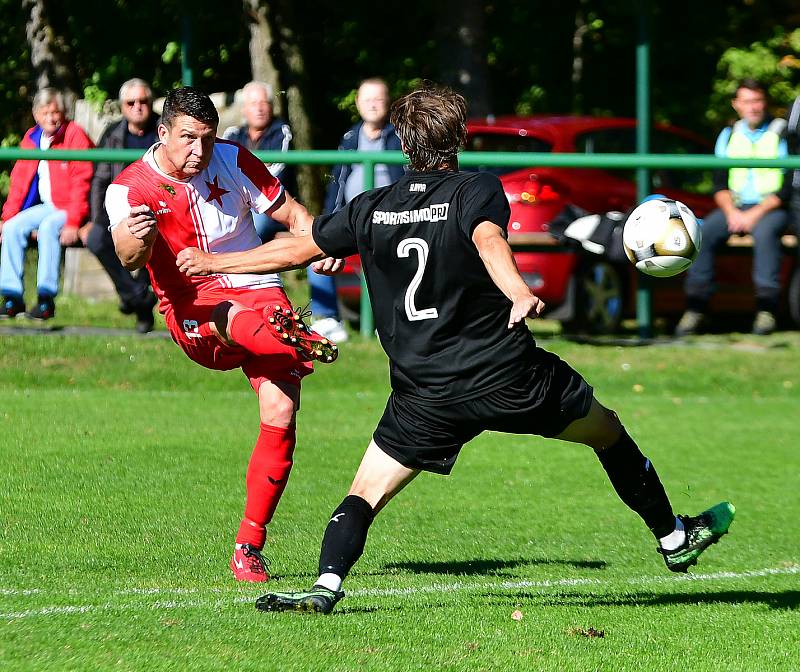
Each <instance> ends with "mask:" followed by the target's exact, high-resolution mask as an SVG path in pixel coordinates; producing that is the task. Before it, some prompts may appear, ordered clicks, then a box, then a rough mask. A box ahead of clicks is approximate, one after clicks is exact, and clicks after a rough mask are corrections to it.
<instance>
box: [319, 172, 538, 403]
mask: <svg viewBox="0 0 800 672" xmlns="http://www.w3.org/2000/svg"><path fill="white" fill-rule="evenodd" d="M509 216H510V209H509V207H508V200H507V199H506V196H505V193H504V192H503V187H502V185H501V184H500V181H499V180H498V179H497V177H495V176H494V175H491V174H489V173H466V172H453V171H435V172H430V173H414V172H411V173H408V174H406V175H405V176H404V177H402V178H401V179H400V180H399V181H398V182H396V183H394V184H393V185H390V186H388V187H381V188H379V189H374V190H372V191H369V192H366V193H363V194H361V195H359V196H357V197H356V198H354V199H353V200H352V201H350V202H349V203H348V204H347V205H345V206H344V207H343V208H342V209H341V210H339V211H337V212H335V213H333V214H330V215H323V216H321V217H317V218H316V219H315V220H314V226H313V229H312V234H313V237H314V241H315V242H316V243H317V245H318V246H319V247H320V248H321V249H322V250H323V251H324V252H325V253H326V254H327V255H329V256H332V257H346V256H349V255H352V254H356V253H357V254H359V255H360V256H361V263H362V266H363V268H364V270H365V273H366V281H367V287H368V289H369V296H370V300H371V302H372V309H373V312H374V315H375V326H376V328H377V330H378V336H379V338H380V341H381V345H382V346H383V348H384V350H385V351H386V354H387V355H389V359H390V362H391V383H392V389H393V390H395V391H396V392H400V393H404V394H410V395H412V396H414V397H417V398H418V399H419V400H420V401H428V402H433V403H435V402H440V401H441V402H444V401H448V402H449V401H454V400H458V399H466V398H469V397H474V396H477V395H480V394H483V393H486V392H488V391H490V390H492V389H495V388H496V387H498V386H500V385H502V384H504V383H505V382H506V381H507V380H508V377H509V375H515V374H516V375H518V374H519V372H520V367H521V365H522V362H521V361H520V359H521V358H527V356H528V355H530V354H532V351H533V350H534V342H533V338H532V336H531V334H530V332H529V331H528V329H527V327H526V326H525V325H524V324H518V325H517V326H516V328H514V329H508V318H509V311H510V309H511V302H510V301H509V300H508V299H507V298H506V297H505V295H504V294H503V293H502V292H501V291H500V290H499V289H498V288H497V286H496V285H495V284H494V282H492V279H491V278H490V276H489V273H488V271H487V270H486V267H485V266H484V264H483V262H482V261H481V258H480V255H479V254H478V250H477V248H476V247H475V244H474V243H473V242H472V232H473V230H474V228H475V226H477V225H478V224H479V223H480V222H482V221H484V220H489V221H491V222H493V223H495V224H497V225H498V226H499V227H501V228H502V229H503V231H506V227H507V225H508V218H509Z"/></svg>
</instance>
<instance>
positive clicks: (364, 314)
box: [360, 159, 375, 338]
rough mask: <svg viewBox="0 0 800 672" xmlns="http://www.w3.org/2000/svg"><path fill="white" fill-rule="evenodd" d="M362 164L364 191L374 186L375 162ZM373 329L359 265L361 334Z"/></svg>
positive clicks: (364, 276)
mask: <svg viewBox="0 0 800 672" xmlns="http://www.w3.org/2000/svg"><path fill="white" fill-rule="evenodd" d="M361 165H363V166H364V191H369V190H370V189H372V188H374V187H375V162H374V161H372V160H371V159H364V160H363V161H362V163H361ZM374 331H375V320H374V319H373V315H372V306H371V305H370V302H369V292H368V291H367V276H366V274H365V273H364V265H363V262H362V265H361V328H360V332H361V335H362V336H365V337H367V338H371V337H372V335H373V332H374Z"/></svg>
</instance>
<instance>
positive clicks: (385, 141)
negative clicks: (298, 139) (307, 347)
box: [308, 77, 404, 342]
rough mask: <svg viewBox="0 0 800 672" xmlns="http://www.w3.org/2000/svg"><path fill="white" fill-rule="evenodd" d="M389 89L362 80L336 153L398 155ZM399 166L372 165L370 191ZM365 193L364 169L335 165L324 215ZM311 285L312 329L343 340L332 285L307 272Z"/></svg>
mask: <svg viewBox="0 0 800 672" xmlns="http://www.w3.org/2000/svg"><path fill="white" fill-rule="evenodd" d="M389 103H390V100H389V87H388V86H387V85H386V82H385V81H383V80H382V79H380V78H377V77H374V78H371V79H365V80H364V81H363V82H361V84H360V85H359V87H358V93H357V94H356V108H357V109H358V113H359V115H360V116H361V121H359V122H358V123H357V124H356V125H355V126H353V127H352V128H351V129H350V130H349V131H347V133H345V134H344V137H342V141H341V142H340V143H339V150H340V151H341V150H349V151H362V152H369V151H383V150H397V151H400V139H399V138H398V137H397V134H396V133H395V130H394V126H393V125H392V124H390V123H389ZM403 172H404V171H403V166H400V165H387V164H383V163H379V164H376V165H375V182H374V185H373V186H374V187H376V188H377V187H385V186H387V185H389V184H392V183H394V182H396V181H397V180H398V179H400V178H401V177H402V176H403ZM363 191H365V189H364V166H363V165H362V164H360V163H354V164H347V163H343V164H339V165H337V166H335V167H334V169H333V174H332V175H331V180H330V183H329V184H328V192H327V194H326V196H325V213H324V214H330V213H332V212H336V211H337V210H339V209H340V208H342V206H344V205H345V203H349V202H350V201H351V200H353V198H355V197H356V196H358V195H359V194H360V193H362V192H363ZM308 280H309V284H310V285H311V309H312V311H313V313H314V316H315V317H316V321H315V322H314V324H313V328H314V329H315V330H316V331H317V332H318V333H320V334H322V335H323V336H325V337H327V338H330V339H331V340H333V341H336V342H341V341H344V340H346V338H347V332H346V331H345V330H344V326H343V325H342V322H341V320H340V319H339V309H338V306H337V302H336V281H335V279H334V278H333V276H330V275H319V274H317V273H314V272H313V271H312V270H311V269H309V272H308Z"/></svg>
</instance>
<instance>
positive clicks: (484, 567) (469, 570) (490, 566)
mask: <svg viewBox="0 0 800 672" xmlns="http://www.w3.org/2000/svg"><path fill="white" fill-rule="evenodd" d="M526 565H559V566H568V567H576V568H578V569H605V568H606V563H605V562H604V561H602V560H545V559H536V558H531V559H527V560H483V559H475V560H445V561H441V562H415V561H409V562H390V563H388V564H386V565H384V566H383V569H384V571H385V572H397V571H401V572H410V573H412V574H453V575H456V576H459V575H460V576H465V575H466V576H473V575H480V574H487V575H493V574H497V573H499V572H502V571H503V570H507V569H514V568H516V567H524V566H526Z"/></svg>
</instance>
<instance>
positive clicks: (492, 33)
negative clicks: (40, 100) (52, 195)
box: [0, 0, 800, 148]
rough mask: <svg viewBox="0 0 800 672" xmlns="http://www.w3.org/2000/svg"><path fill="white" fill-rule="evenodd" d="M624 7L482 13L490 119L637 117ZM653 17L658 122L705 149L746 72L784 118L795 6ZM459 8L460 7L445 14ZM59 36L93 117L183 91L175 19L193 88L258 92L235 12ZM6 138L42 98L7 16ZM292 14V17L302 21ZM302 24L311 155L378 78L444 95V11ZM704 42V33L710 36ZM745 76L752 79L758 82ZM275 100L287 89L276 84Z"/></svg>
mask: <svg viewBox="0 0 800 672" xmlns="http://www.w3.org/2000/svg"><path fill="white" fill-rule="evenodd" d="M639 4H640V3H631V2H629V1H628V0H611V1H604V2H600V0H572V1H571V2H567V3H561V4H560V5H559V6H558V7H557V8H551V7H547V8H546V9H547V11H545V7H544V5H542V4H541V3H521V2H499V1H497V0H483V2H482V7H483V10H484V14H483V16H482V17H481V18H482V21H483V28H484V33H485V43H484V44H483V46H480V47H479V49H480V56H481V57H483V58H485V62H486V66H487V68H488V75H489V77H488V79H489V86H490V97H491V111H492V112H493V113H495V114H498V115H499V114H507V113H512V112H516V113H518V114H537V113H569V112H573V111H583V112H586V113H592V114H613V115H620V116H632V115H633V114H635V49H636V41H637V35H638V15H637V7H638V6H639ZM642 4H649V5H650V6H651V9H652V20H651V22H650V27H651V41H652V46H651V55H650V60H651V64H652V67H651V70H652V73H651V85H652V96H651V108H652V111H653V116H654V117H655V118H656V119H657V120H659V121H664V122H671V123H675V124H678V125H681V126H685V127H688V128H693V129H696V130H699V131H701V132H702V133H703V134H705V135H708V136H713V134H714V133H715V132H716V130H717V128H718V126H719V125H720V123H722V122H723V121H724V120H726V119H727V117H728V116H729V110H730V107H729V100H728V99H729V96H730V87H731V83H732V82H733V80H734V79H736V78H737V77H738V76H740V75H739V73H741V72H748V74H755V75H756V76H762V77H764V78H766V79H767V80H768V81H769V86H770V93H771V95H772V96H773V98H774V100H775V101H776V103H777V104H778V106H779V107H780V106H782V105H785V104H786V102H787V101H788V100H790V99H791V98H792V96H794V95H796V93H797V91H798V72H799V71H800V67H799V66H800V48H798V45H800V33H799V32H798V30H791V29H784V28H782V27H781V26H783V25H785V26H797V25H798V23H799V22H800V12H798V10H797V6H796V0H759V2H751V1H750V0H732V1H731V2H729V3H724V4H722V5H721V4H720V3H685V2H684V3H678V5H675V3H642ZM452 6H453V7H456V6H457V3H452ZM47 7H48V11H49V13H50V19H51V22H52V25H53V27H54V29H55V31H56V33H57V34H58V35H60V36H62V37H63V38H64V39H65V40H66V41H67V43H68V45H69V47H70V52H71V58H72V63H71V67H72V68H73V69H74V71H75V73H76V79H77V81H78V83H79V88H80V89H81V90H82V91H83V92H84V95H85V96H87V97H88V98H89V99H90V100H91V101H92V102H93V103H94V104H96V105H101V104H102V103H103V102H104V101H105V100H107V99H109V98H111V99H113V98H115V97H116V95H117V91H118V89H119V85H120V84H121V83H122V82H123V81H125V80H126V79H128V78H130V77H134V76H139V77H143V78H145V79H148V80H150V81H151V83H152V84H153V88H154V91H155V92H156V95H160V94H162V93H163V92H164V91H165V90H167V89H169V88H171V87H173V86H174V85H176V84H177V83H179V82H180V80H181V75H182V70H181V66H182V63H181V42H182V17H183V16H184V15H187V13H188V15H189V16H190V18H191V26H192V32H191V38H192V39H191V44H190V50H189V51H190V57H191V59H192V63H191V65H192V67H193V71H194V79H195V83H196V84H197V85H199V86H202V87H203V88H205V89H207V90H209V91H233V90H235V89H237V88H239V87H241V86H242V85H243V84H244V83H245V82H246V81H248V80H249V79H250V77H251V72H250V55H249V49H248V39H249V31H248V25H247V22H246V18H245V15H244V12H243V11H242V9H241V4H236V3H234V4H233V5H231V4H230V3H219V2H217V1H216V0H196V1H195V2H194V3H192V6H191V8H189V6H188V5H187V4H186V3H184V2H183V1H182V0H159V1H158V2H154V1H152V0H140V1H139V2H136V3H133V2H131V0H85V1H84V2H80V3H55V2H50V3H48V4H47ZM578 11H580V12H581V15H582V17H583V29H582V30H583V32H582V40H583V41H582V44H583V47H582V51H581V53H580V56H581V57H582V61H583V70H582V76H581V78H580V81H579V82H578V83H577V84H573V82H572V76H573V66H574V59H575V57H576V55H577V54H575V53H574V51H573V43H574V38H575V33H576V29H577V28H576V13H577V12H578ZM0 12H2V16H3V18H4V27H5V30H4V31H2V33H0V137H4V136H6V135H7V134H8V133H9V132H15V133H17V134H19V133H20V132H21V131H22V130H24V129H25V128H27V127H28V126H29V125H30V121H31V120H30V110H29V101H30V98H31V95H32V89H33V87H34V86H35V84H34V82H35V77H34V74H33V72H32V68H31V65H30V54H29V53H28V50H27V46H26V45H27V42H26V36H25V21H26V11H25V10H24V8H23V7H22V3H20V2H18V1H17V0H0ZM296 13H299V12H296ZM311 13H312V14H313V17H312V18H309V17H306V16H303V17H301V18H300V19H298V21H299V23H298V25H297V26H292V28H293V29H294V37H293V40H294V43H295V44H297V46H298V47H299V49H300V52H301V54H302V57H303V61H304V68H305V73H306V76H307V79H308V83H309V88H308V90H307V91H306V92H305V100H306V103H307V107H308V112H309V116H310V118H311V121H312V124H313V130H314V136H315V137H314V143H315V145H316V146H317V147H319V148H326V147H335V146H336V143H337V141H338V139H339V138H340V137H341V134H342V132H343V131H344V130H345V129H346V128H347V127H348V126H349V125H350V124H351V123H352V122H353V121H354V120H355V119H357V114H356V111H355V105H354V99H355V88H356V86H357V85H358V82H359V81H360V80H361V79H364V78H366V77H373V76H382V77H384V78H385V79H386V80H387V82H388V83H389V86H390V91H391V94H392V96H394V97H396V96H398V95H401V94H403V93H405V92H406V91H408V90H409V88H411V87H412V86H414V85H415V84H416V83H417V82H418V81H420V80H421V79H432V80H440V79H441V76H442V73H443V72H444V71H445V70H446V69H447V67H449V65H450V62H451V60H452V54H448V53H445V51H444V50H443V49H442V48H441V46H440V45H441V44H442V43H444V42H446V40H444V39H443V38H445V37H447V36H448V35H450V34H451V31H452V30H454V25H455V24H454V20H455V17H454V20H453V23H452V24H451V23H449V22H448V21H449V20H448V15H446V14H445V13H444V12H443V11H442V10H441V7H440V3H417V4H416V5H415V6H414V10H413V11H398V9H397V8H396V7H395V6H393V5H376V4H375V2H374V0H369V1H368V0H351V1H350V2H347V3H332V2H331V3H315V4H314V6H313V11H312V12H311ZM710 27H713V29H712V28H710ZM751 71H752V72H751ZM284 80H285V81H284V85H288V84H291V82H289V81H288V80H286V76H285V75H284Z"/></svg>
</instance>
